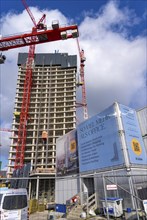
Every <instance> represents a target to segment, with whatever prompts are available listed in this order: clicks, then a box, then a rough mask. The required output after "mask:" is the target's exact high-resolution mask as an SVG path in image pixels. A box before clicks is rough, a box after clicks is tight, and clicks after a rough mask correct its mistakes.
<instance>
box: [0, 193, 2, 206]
mask: <svg viewBox="0 0 147 220" xmlns="http://www.w3.org/2000/svg"><path fill="white" fill-rule="evenodd" d="M2 196H3V194H0V204H1V200H2Z"/></svg>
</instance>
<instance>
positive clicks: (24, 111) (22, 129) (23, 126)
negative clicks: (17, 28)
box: [14, 0, 46, 169]
mask: <svg viewBox="0 0 147 220" xmlns="http://www.w3.org/2000/svg"><path fill="white" fill-rule="evenodd" d="M22 2H23V4H24V6H25V8H26V10H27V12H28V14H29V15H30V17H31V19H32V21H33V24H34V27H33V28H32V34H35V33H37V30H38V28H39V27H40V24H41V23H42V22H43V21H44V19H45V17H46V15H45V14H44V15H43V16H42V18H41V19H40V20H39V22H38V23H37V24H36V22H35V18H34V16H33V14H32V13H31V11H30V9H29V7H28V6H27V4H26V2H25V0H22ZM41 27H42V29H44V27H45V26H44V25H42V26H41ZM35 38H36V37H35V36H32V37H31V39H32V40H35ZM34 55H35V44H33V45H30V47H29V53H28V59H27V62H26V74H25V79H24V87H23V96H22V105H21V112H20V122H19V128H18V140H17V145H16V157H15V164H14V169H18V168H21V167H23V165H24V153H25V146H26V135H27V123H28V111H29V106H30V94H31V87H32V72H33V63H34Z"/></svg>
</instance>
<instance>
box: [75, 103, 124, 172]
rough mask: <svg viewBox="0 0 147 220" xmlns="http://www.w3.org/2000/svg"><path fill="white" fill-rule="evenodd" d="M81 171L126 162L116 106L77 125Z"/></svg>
mask: <svg viewBox="0 0 147 220" xmlns="http://www.w3.org/2000/svg"><path fill="white" fill-rule="evenodd" d="M77 134H78V146H79V168H80V172H85V171H91V170H96V169H102V168H107V167H114V166H118V165H122V164H124V159H123V155H122V150H121V143H120V138H119V132H118V124H117V118H116V112H115V110H114V106H113V105H112V106H110V107H109V108H107V109H106V110H105V111H103V112H102V113H100V114H97V115H95V116H94V117H92V118H90V119H88V120H86V121H84V122H83V123H81V124H80V125H78V127H77Z"/></svg>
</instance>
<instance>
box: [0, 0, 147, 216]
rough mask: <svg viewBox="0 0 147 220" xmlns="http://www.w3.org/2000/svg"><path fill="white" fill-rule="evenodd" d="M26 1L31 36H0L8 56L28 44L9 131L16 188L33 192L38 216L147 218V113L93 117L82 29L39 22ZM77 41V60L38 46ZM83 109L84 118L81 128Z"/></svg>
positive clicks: (119, 111)
mask: <svg viewBox="0 0 147 220" xmlns="http://www.w3.org/2000/svg"><path fill="white" fill-rule="evenodd" d="M22 3H23V5H24V7H25V9H26V11H27V12H28V15H29V16H30V19H31V20H32V22H33V28H32V31H31V32H30V33H24V34H21V35H14V36H10V37H1V38H0V51H1V52H5V51H7V50H12V49H15V48H20V47H25V46H29V51H28V53H19V54H18V59H17V61H16V63H17V67H18V74H17V86H16V95H15V106H14V112H13V122H12V128H11V130H10V129H9V130H8V131H9V132H11V137H10V139H11V144H10V148H9V158H8V170H7V181H9V182H10V187H11V188H26V189H27V192H28V198H29V200H30V201H32V203H31V204H34V205H32V206H33V207H31V208H30V210H31V211H30V213H31V214H32V213H35V212H36V211H37V210H38V209H39V208H37V205H36V204H38V207H39V204H40V207H41V208H40V210H39V211H45V209H47V210H48V209H49V210H50V209H51V210H52V209H53V210H54V211H56V213H58V218H59V216H60V217H62V215H60V214H59V213H62V214H63V215H65V214H66V215H67V219H69V220H71V219H75V220H76V219H81V218H84V219H86V217H85V216H84V217H82V216H81V213H86V215H87V218H90V216H91V217H94V216H96V215H101V216H102V215H103V216H105V218H107V219H109V218H113V217H114V218H117V217H118V218H119V219H130V220H131V219H134V220H135V219H137V220H138V219H146V217H147V202H146V201H147V187H146V186H147V175H146V174H147V129H146V128H147V127H146V126H147V124H146V116H147V115H146V114H147V107H146V106H145V107H144V108H143V109H140V110H138V111H136V110H134V109H132V108H130V107H127V106H125V105H123V104H120V103H118V102H114V103H112V105H111V106H108V108H107V109H104V110H103V111H102V112H100V113H98V114H97V115H95V116H93V117H91V118H89V117H88V106H87V100H86V85H85V84H86V82H85V79H84V74H85V69H84V67H85V62H86V57H85V54H84V50H83V49H82V48H81V47H80V42H79V37H80V36H79V31H78V26H77V25H76V24H73V25H69V26H68V25H66V26H63V25H62V26H61V25H60V24H59V22H58V21H57V20H56V21H53V22H52V24H51V29H47V26H46V24H45V17H46V15H45V14H43V15H42V17H41V18H40V20H39V22H38V23H37V22H36V20H35V18H34V16H33V14H32V12H31V10H30V8H29V6H28V5H27V3H26V1H25V0H22ZM73 38H75V41H76V44H77V51H78V54H75V55H71V54H68V53H67V52H66V51H65V52H64V53H60V52H58V51H55V52H53V53H44V51H42V52H41V53H35V47H36V45H37V44H43V43H50V42H54V41H55V42H56V41H62V40H64V41H66V40H70V39H73ZM6 59H7V58H6V57H5V55H2V54H1V57H0V63H1V64H2V65H5V61H6ZM78 63H79V66H78ZM78 71H79V73H78ZM77 89H80V93H81V100H80V101H79V100H77ZM77 109H80V110H81V112H82V113H81V115H82V121H83V122H81V123H79V124H78V123H77V117H78V115H77ZM81 115H80V117H81ZM3 130H4V131H5V129H1V131H3ZM3 181H4V180H3ZM107 198H108V199H107ZM74 199H75V201H74ZM109 202H110V203H109ZM112 203H113V205H112ZM42 207H43V208H42ZM115 209H117V211H115ZM94 210H95V213H96V214H95V213H94V214H93V211H94ZM75 213H76V214H75ZM124 213H127V214H126V215H125V214H124ZM131 213H133V215H132V216H131ZM134 213H135V214H134ZM124 216H125V217H126V218H124ZM130 216H131V218H130ZM56 218H57V215H54V216H53V218H49V216H48V219H56ZM34 219H35V217H34ZM42 219H43V217H42ZM101 219H102V218H101Z"/></svg>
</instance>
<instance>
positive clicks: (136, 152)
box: [119, 104, 147, 165]
mask: <svg viewBox="0 0 147 220" xmlns="http://www.w3.org/2000/svg"><path fill="white" fill-rule="evenodd" d="M119 109H120V112H121V117H122V123H123V128H124V130H125V138H126V145H127V149H128V155H129V160H130V163H131V164H142V165H146V164H147V153H146V150H145V146H144V142H143V139H142V136H141V130H140V127H139V122H138V119H137V115H136V112H135V110H134V109H131V108H129V107H127V106H124V105H122V104H119Z"/></svg>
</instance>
